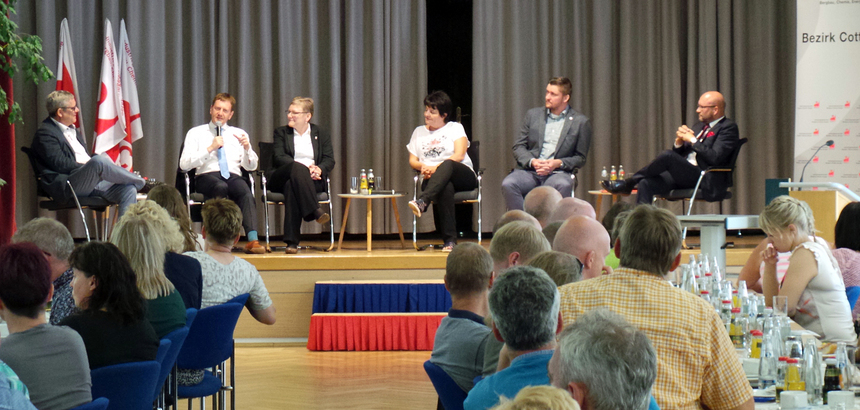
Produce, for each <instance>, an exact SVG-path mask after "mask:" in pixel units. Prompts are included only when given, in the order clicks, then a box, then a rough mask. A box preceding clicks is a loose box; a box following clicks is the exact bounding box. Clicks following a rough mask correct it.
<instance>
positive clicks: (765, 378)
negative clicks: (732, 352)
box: [758, 333, 779, 390]
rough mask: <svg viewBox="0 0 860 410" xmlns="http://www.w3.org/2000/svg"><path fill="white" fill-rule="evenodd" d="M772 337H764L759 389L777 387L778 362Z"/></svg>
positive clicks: (759, 371) (759, 365)
mask: <svg viewBox="0 0 860 410" xmlns="http://www.w3.org/2000/svg"><path fill="white" fill-rule="evenodd" d="M771 337H772V335H770V334H767V333H765V334H764V336H763V337H762V344H761V360H759V363H758V388H759V389H761V390H764V389H766V388H768V387H770V386H774V385H776V376H777V369H778V364H779V362H778V360H777V356H776V354H774V351H773V343H771V339H770V338H771Z"/></svg>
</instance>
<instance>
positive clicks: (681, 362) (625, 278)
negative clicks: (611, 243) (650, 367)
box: [559, 267, 752, 410]
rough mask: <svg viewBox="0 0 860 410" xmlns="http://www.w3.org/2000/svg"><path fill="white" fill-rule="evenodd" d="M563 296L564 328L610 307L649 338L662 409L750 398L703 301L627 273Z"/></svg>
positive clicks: (568, 289) (720, 405) (574, 287)
mask: <svg viewBox="0 0 860 410" xmlns="http://www.w3.org/2000/svg"><path fill="white" fill-rule="evenodd" d="M559 290H560V292H561V312H562V316H563V320H564V323H566V324H569V323H573V322H574V321H576V318H578V317H579V316H580V315H583V314H585V313H586V312H588V311H590V310H593V309H595V308H598V307H606V308H608V309H609V310H611V311H613V312H615V313H618V314H620V315H621V316H623V317H624V318H625V319H627V321H629V322H630V323H632V324H633V325H635V326H637V327H638V328H639V329H640V330H642V331H643V332H645V334H646V335H647V336H648V338H649V339H650V340H651V344H652V345H653V346H654V349H655V350H656V351H657V380H656V381H655V382H654V387H653V389H652V391H651V394H652V395H653V396H654V398H655V399H657V404H659V405H660V408H661V409H698V408H700V405H702V406H707V407H708V408H710V409H713V410H721V409H730V408H734V407H737V406H739V405H741V404H743V403H744V402H746V401H748V400H749V399H751V398H752V388H751V387H750V384H749V382H748V381H747V378H746V376H745V374H744V371H743V367H742V366H741V362H740V360H738V357H737V354H736V353H735V349H734V347H733V346H732V342H731V340H730V339H729V335H728V333H727V332H726V328H725V326H724V325H723V322H722V321H721V320H720V317H719V316H718V315H717V313H716V312H715V311H714V308H713V307H711V306H710V305H709V304H707V303H706V302H705V301H703V300H702V299H701V298H699V297H697V296H695V295H693V294H692V293H689V292H685V291H683V290H680V289H676V288H673V287H672V285H671V284H669V282H667V281H665V280H663V278H661V277H658V276H656V275H654V274H651V273H648V272H643V271H637V270H633V269H628V268H623V267H622V268H619V269H618V270H616V271H615V273H613V274H612V275H608V276H601V277H599V278H595V279H589V280H585V281H582V282H576V283H571V284H567V285H564V286H562V287H561V288H559Z"/></svg>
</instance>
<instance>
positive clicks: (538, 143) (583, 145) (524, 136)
mask: <svg viewBox="0 0 860 410" xmlns="http://www.w3.org/2000/svg"><path fill="white" fill-rule="evenodd" d="M546 118H547V113H546V108H543V107H538V108H532V109H530V110H529V111H528V112H527V113H526V117H525V119H523V126H522V128H521V129H520V132H519V134H517V137H516V139H515V140H514V159H515V160H516V161H517V169H531V167H529V161H530V160H532V159H534V158H537V157H538V156H540V150H541V147H542V146H543V139H544V132H545V131H546ZM590 145H591V122H590V121H589V119H588V117H586V116H585V115H583V114H582V113H579V112H576V111H574V109H573V108H570V106H568V107H567V115H565V118H564V127H563V128H562V129H561V135H560V136H559V139H558V145H556V147H555V155H554V156H553V157H554V158H555V159H560V160H561V162H562V165H561V167H560V168H559V169H561V170H562V171H566V172H574V170H576V169H579V168H580V167H581V166H582V165H584V164H585V157H586V155H588V147H589V146H590Z"/></svg>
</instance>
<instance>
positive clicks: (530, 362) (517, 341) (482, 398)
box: [463, 266, 563, 410]
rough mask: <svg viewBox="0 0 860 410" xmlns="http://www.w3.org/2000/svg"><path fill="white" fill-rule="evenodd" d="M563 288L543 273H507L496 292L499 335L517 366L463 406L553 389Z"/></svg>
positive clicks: (481, 385) (487, 381)
mask: <svg viewBox="0 0 860 410" xmlns="http://www.w3.org/2000/svg"><path fill="white" fill-rule="evenodd" d="M558 309H559V294H558V287H556V285H555V283H554V282H553V281H552V279H550V277H549V276H548V275H547V274H546V273H545V272H544V271H542V270H540V269H538V268H534V267H531V266H516V267H513V268H511V269H508V270H507V271H505V272H504V273H503V274H501V275H500V276H499V277H498V278H497V279H496V280H495V282H494V284H493V290H492V292H490V312H492V314H493V321H494V323H493V333H494V334H495V336H496V338H497V339H499V340H500V341H503V342H505V346H506V347H507V351H508V353H509V354H510V357H511V364H510V366H509V367H507V368H506V369H504V370H500V371H498V372H496V373H495V374H493V375H490V376H488V377H486V378H484V379H483V380H481V381H480V382H478V384H476V385H475V387H474V388H472V390H471V391H469V395H468V396H467V397H466V401H465V402H464V403H463V407H464V408H465V409H466V410H473V409H488V408H490V407H493V406H495V405H496V403H498V402H499V396H505V397H514V396H516V394H517V393H518V392H519V391H520V389H522V388H523V387H526V386H534V385H546V384H549V377H548V376H547V363H548V362H549V359H550V358H551V357H552V352H553V349H554V348H555V335H556V334H558V332H561V329H562V327H563V325H562V322H561V315H560V314H559V311H558Z"/></svg>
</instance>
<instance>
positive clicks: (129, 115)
mask: <svg viewBox="0 0 860 410" xmlns="http://www.w3.org/2000/svg"><path fill="white" fill-rule="evenodd" d="M119 46H120V51H119V71H120V77H121V83H122V111H123V116H124V119H125V138H123V140H122V141H120V143H119V144H117V145H116V146H115V147H113V148H111V149H110V150H109V151H108V155H110V157H111V158H115V155H116V153H115V152H118V155H119V158H118V159H117V163H118V164H119V165H121V166H122V167H123V168H125V169H127V170H129V171H132V170H134V168H133V166H132V165H133V163H132V149H131V143H132V142H134V141H137V140H139V139H141V138H143V125H142V124H141V123H142V121H141V120H140V102H139V101H138V99H137V79H136V78H135V75H134V64H133V62H132V59H131V45H129V42H128V33H127V32H126V31H125V20H122V21H120V24H119Z"/></svg>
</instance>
